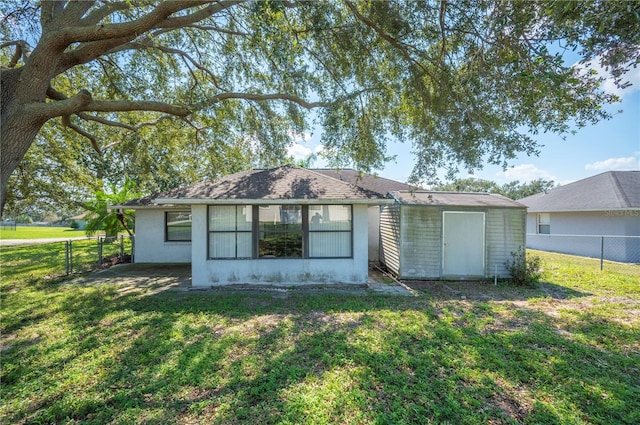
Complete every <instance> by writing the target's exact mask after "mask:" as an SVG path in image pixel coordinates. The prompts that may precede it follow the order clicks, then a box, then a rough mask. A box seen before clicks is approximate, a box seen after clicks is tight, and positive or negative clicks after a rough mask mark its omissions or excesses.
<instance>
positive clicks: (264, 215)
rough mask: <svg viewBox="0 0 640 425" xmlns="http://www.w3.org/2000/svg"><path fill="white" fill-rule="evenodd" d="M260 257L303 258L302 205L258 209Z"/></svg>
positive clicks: (261, 207)
mask: <svg viewBox="0 0 640 425" xmlns="http://www.w3.org/2000/svg"><path fill="white" fill-rule="evenodd" d="M258 218H259V223H260V226H259V236H258V256H259V257H290V258H301V257H302V252H303V251H302V205H266V206H260V207H259V208H258Z"/></svg>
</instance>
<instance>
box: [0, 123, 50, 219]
mask: <svg viewBox="0 0 640 425" xmlns="http://www.w3.org/2000/svg"><path fill="white" fill-rule="evenodd" d="M42 124H44V123H43V122H38V121H35V120H33V119H30V117H28V116H25V115H21V114H20V113H19V111H15V112H14V113H10V114H9V115H8V116H7V117H6V119H4V120H2V123H0V126H1V128H0V179H1V181H0V185H1V186H0V190H1V192H0V216H1V215H2V213H3V212H4V205H5V203H6V201H7V183H8V182H9V177H10V176H11V174H12V173H13V170H15V169H16V167H17V166H18V164H20V161H22V158H23V157H24V155H25V154H26V153H27V151H28V150H29V146H31V143H32V142H33V140H34V139H35V137H36V135H37V134H38V131H40V128H41V127H42Z"/></svg>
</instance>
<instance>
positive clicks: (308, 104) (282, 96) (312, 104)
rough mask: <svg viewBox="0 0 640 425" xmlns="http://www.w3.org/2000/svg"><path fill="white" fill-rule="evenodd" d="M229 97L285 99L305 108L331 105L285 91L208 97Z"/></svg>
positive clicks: (212, 99)
mask: <svg viewBox="0 0 640 425" xmlns="http://www.w3.org/2000/svg"><path fill="white" fill-rule="evenodd" d="M229 99H240V100H252V101H258V102H259V101H265V100H286V101H289V102H293V103H295V104H297V105H300V106H302V107H303V108H305V109H313V108H322V107H326V106H329V105H331V103H329V102H308V101H306V100H304V99H302V98H300V97H298V96H294V95H292V94H286V93H272V94H252V93H220V94H218V95H216V96H213V97H211V98H210V100H211V101H214V102H216V101H223V100H229Z"/></svg>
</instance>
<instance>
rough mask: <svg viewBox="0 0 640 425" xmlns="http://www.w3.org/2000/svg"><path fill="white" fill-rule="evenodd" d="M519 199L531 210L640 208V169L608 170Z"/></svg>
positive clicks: (559, 210) (560, 210)
mask: <svg viewBox="0 0 640 425" xmlns="http://www.w3.org/2000/svg"><path fill="white" fill-rule="evenodd" d="M518 202H521V203H523V204H525V205H526V206H527V207H528V208H529V212H562V211H599V210H611V209H626V208H640V171H607V172H605V173H601V174H597V175H595V176H591V177H587V178H586V179H582V180H578V181H576V182H573V183H569V184H567V185H564V186H560V187H556V188H554V189H551V190H549V191H547V193H538V194H536V195H532V196H528V197H526V198H522V199H519V200H518Z"/></svg>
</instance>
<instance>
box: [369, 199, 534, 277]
mask: <svg viewBox="0 0 640 425" xmlns="http://www.w3.org/2000/svg"><path fill="white" fill-rule="evenodd" d="M443 211H481V212H484V213H485V277H492V276H494V274H495V272H496V266H497V272H498V276H499V277H505V278H506V277H509V274H508V273H507V271H506V269H505V267H504V262H505V261H506V260H508V259H510V258H511V252H512V251H516V250H517V249H518V248H520V247H523V246H524V245H525V225H526V210H525V209H524V208H469V207H466V208H465V207H441V206H438V207H435V206H434V207H430V206H425V205H400V204H395V205H392V206H385V207H383V209H382V212H381V216H380V261H381V262H382V263H383V264H384V265H385V266H386V267H387V268H388V269H389V270H390V271H392V272H393V273H395V274H396V275H397V276H398V277H399V278H401V279H438V278H440V277H442V268H441V265H442V213H443Z"/></svg>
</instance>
